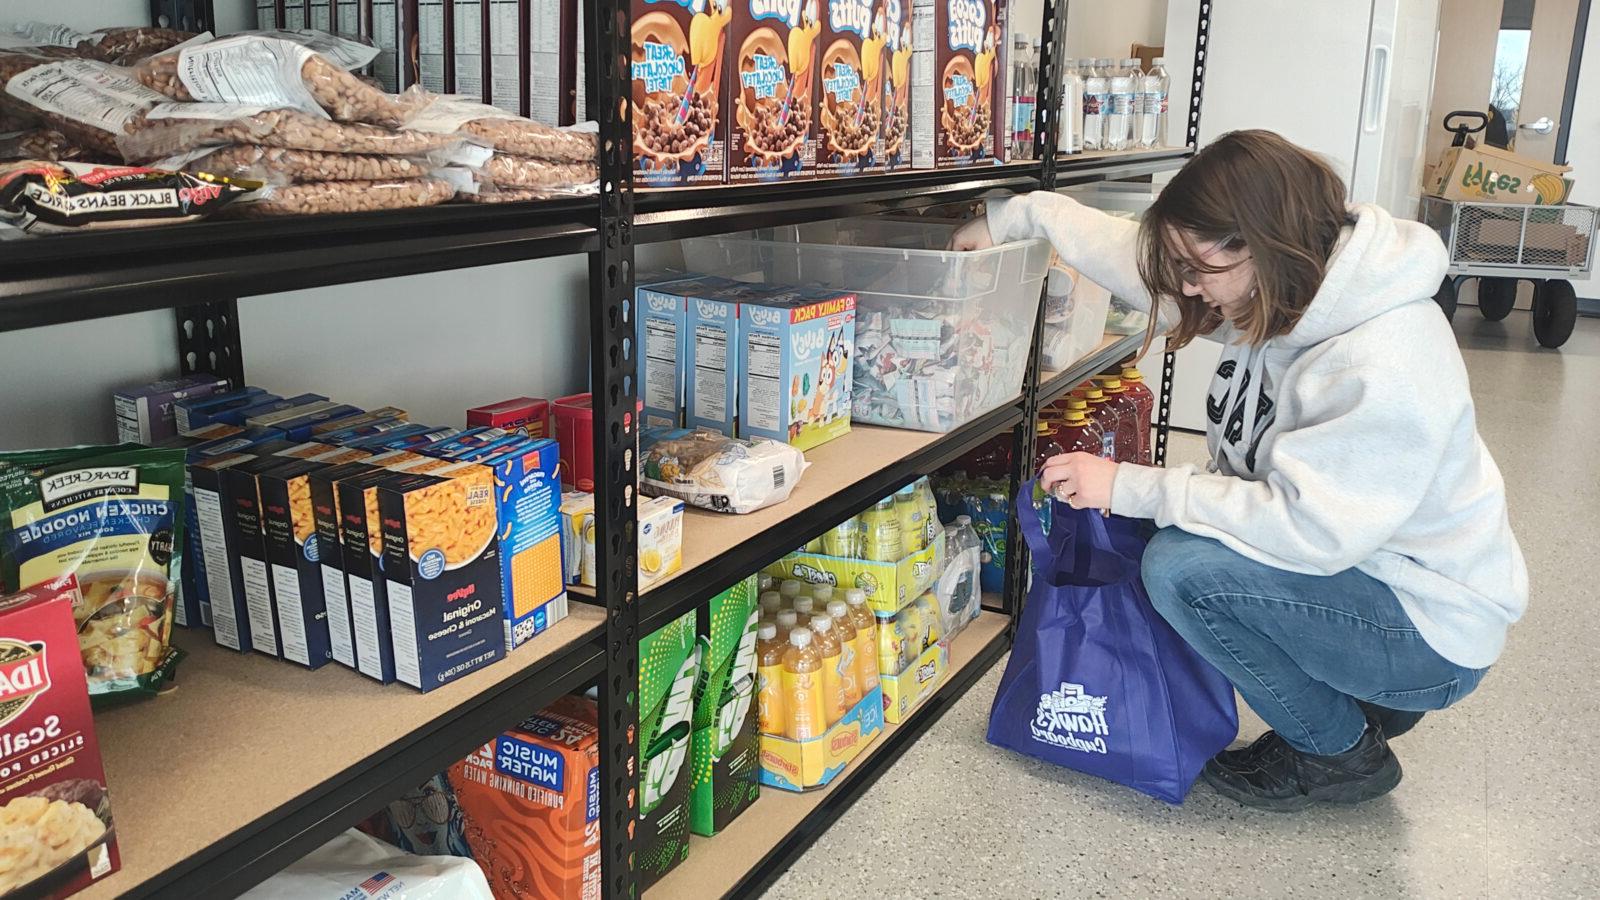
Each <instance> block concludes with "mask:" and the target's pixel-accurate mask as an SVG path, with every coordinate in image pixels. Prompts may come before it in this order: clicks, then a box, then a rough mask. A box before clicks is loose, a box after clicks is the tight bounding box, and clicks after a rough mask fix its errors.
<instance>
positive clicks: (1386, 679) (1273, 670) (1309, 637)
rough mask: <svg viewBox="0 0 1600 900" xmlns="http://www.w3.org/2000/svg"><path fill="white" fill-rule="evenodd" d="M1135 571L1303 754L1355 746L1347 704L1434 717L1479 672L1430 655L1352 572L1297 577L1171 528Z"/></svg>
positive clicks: (1406, 623) (1371, 581)
mask: <svg viewBox="0 0 1600 900" xmlns="http://www.w3.org/2000/svg"><path fill="white" fill-rule="evenodd" d="M1143 568H1144V584H1145V588H1146V590H1148V591H1149V593H1150V599H1151V601H1152V602H1153V603H1154V604H1155V607H1156V609H1158V610H1160V612H1161V615H1162V616H1164V617H1165V618H1166V620H1167V621H1168V622H1170V623H1171V624H1172V627H1173V628H1174V629H1176V630H1177V632H1178V633H1179V634H1181V635H1183V637H1184V639H1185V640H1187V641H1188V642H1189V644H1190V645H1191V646H1193V647H1194V648H1195V650H1197V651H1199V652H1200V654H1201V655H1202V656H1204V657H1205V658H1206V659H1208V660H1210V661H1211V664H1212V665H1214V666H1216V667H1217V668H1218V669H1219V670H1220V671H1221V672H1222V674H1223V675H1225V676H1227V678H1228V680H1229V681H1231V682H1233V685H1234V687H1236V688H1237V689H1238V690H1239V693H1240V694H1241V695H1243V697H1244V699H1245V702H1247V703H1249V704H1250V708H1251V709H1254V710H1255V711H1256V713H1257V714H1258V715H1260V716H1261V718H1262V719H1264V720H1265V721H1266V723H1267V724H1268V725H1270V726H1272V729H1273V730H1274V731H1276V732H1277V733H1278V734H1279V735H1280V736H1282V737H1283V739H1284V740H1286V741H1288V742H1289V744H1290V746H1292V747H1294V748H1295V749H1297V750H1300V751H1303V752H1306V753H1315V754H1331V753H1341V752H1343V751H1345V750H1348V749H1350V748H1351V747H1354V746H1355V745H1356V743H1357V742H1358V741H1360V740H1361V735H1362V733H1363V732H1364V731H1365V730H1366V727H1367V723H1366V718H1365V717H1364V715H1363V714H1362V711H1361V709H1360V707H1358V706H1357V705H1356V701H1357V700H1365V701H1368V702H1370V703H1374V704H1377V705H1378V706H1385V707H1388V708H1390V709H1399V710H1411V711H1420V710H1432V709H1443V708H1445V707H1447V706H1449V705H1450V704H1452V703H1455V702H1456V701H1457V700H1460V699H1461V698H1462V697H1465V696H1466V695H1467V694H1468V693H1471V691H1472V689H1473V688H1475V687H1477V686H1478V682H1479V680H1481V679H1482V678H1483V674H1484V672H1486V671H1488V670H1487V669H1466V668H1462V667H1461V666H1458V665H1456V664H1455V663H1452V662H1450V661H1449V660H1447V659H1445V658H1444V657H1442V656H1440V655H1439V654H1437V653H1435V652H1434V651H1433V648H1431V647H1429V646H1428V644H1427V642H1426V641H1424V640H1423V639H1422V635H1420V634H1418V633H1417V629H1416V627H1415V626H1413V625H1412V624H1411V619H1410V617H1409V616H1407V615H1406V612H1405V610H1404V609H1402V608H1401V606H1400V601H1399V600H1398V599H1396V598H1395V595H1394V592H1393V591H1391V590H1390V589H1389V587H1388V585H1386V584H1384V583H1383V582H1381V581H1379V580H1377V579H1376V578H1373V577H1371V576H1369V575H1364V574H1362V573H1361V572H1358V571H1356V570H1355V569H1347V570H1345V571H1343V572H1340V573H1339V574H1337V575H1299V574H1296V573H1294V572H1286V571H1284V570H1282V569H1275V568H1273V567H1271V566H1267V565H1263V564H1261V563H1258V562H1255V561H1254V560H1251V559H1248V558H1246V557H1244V556H1241V555H1240V554H1238V553H1235V552H1234V551H1232V550H1229V549H1228V548H1227V547H1225V546H1223V545H1222V544H1220V543H1218V542H1216V541H1214V540H1211V539H1210V538H1203V537H1197V536H1195V535H1192V534H1189V533H1187V532H1184V531H1179V530H1178V529H1176V528H1164V529H1162V530H1161V531H1159V532H1157V533H1156V535H1155V537H1153V538H1152V539H1151V540H1150V546H1149V548H1148V549H1146V550H1145V554H1144V567H1143Z"/></svg>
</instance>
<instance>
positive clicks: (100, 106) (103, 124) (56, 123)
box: [0, 51, 167, 160]
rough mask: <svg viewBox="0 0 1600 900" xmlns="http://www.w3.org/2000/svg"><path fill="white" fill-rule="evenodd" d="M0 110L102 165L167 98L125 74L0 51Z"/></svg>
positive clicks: (93, 64)
mask: <svg viewBox="0 0 1600 900" xmlns="http://www.w3.org/2000/svg"><path fill="white" fill-rule="evenodd" d="M0 89H3V91H0V106H4V107H6V108H8V109H11V110H13V111H15V112H18V113H20V114H23V115H27V116H31V117H33V118H36V119H38V120H40V121H42V122H44V123H46V124H47V125H48V126H49V127H51V128H54V129H55V130H57V131H59V132H61V133H62V134H63V135H65V136H67V137H68V138H70V139H71V140H72V141H74V142H75V143H77V144H79V145H80V146H82V147H84V148H85V149H87V150H90V151H94V152H95V153H96V155H98V156H100V157H103V158H105V159H107V160H111V159H115V158H117V156H118V153H119V151H118V148H117V138H118V137H119V136H121V135H122V134H124V133H125V132H126V131H127V130H128V129H129V127H130V125H131V124H132V123H134V122H135V121H136V120H138V119H139V118H140V117H141V116H143V114H144V113H145V112H146V111H148V110H149V109H150V108H151V107H153V106H155V105H156V104H157V103H161V102H164V101H165V100H166V99H167V98H166V97H164V96H162V95H161V94H159V93H157V92H155V91H153V90H151V89H150V88H147V87H145V86H144V85H142V84H140V83H139V82H138V81H137V80H136V79H134V78H133V77H132V76H131V75H130V74H129V73H128V70H127V69H122V68H119V67H117V66H113V65H111V64H109V63H104V62H99V61H97V60H91V59H51V58H48V57H42V56H38V55H36V54H34V53H33V52H32V51H0Z"/></svg>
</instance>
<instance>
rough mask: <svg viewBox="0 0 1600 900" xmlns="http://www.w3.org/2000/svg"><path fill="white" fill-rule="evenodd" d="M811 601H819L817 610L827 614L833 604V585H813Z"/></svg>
mask: <svg viewBox="0 0 1600 900" xmlns="http://www.w3.org/2000/svg"><path fill="white" fill-rule="evenodd" d="M811 599H813V600H815V601H817V609H818V610H819V611H821V612H827V611H828V604H829V603H832V602H833V585H831V584H818V585H813V586H812V587H811Z"/></svg>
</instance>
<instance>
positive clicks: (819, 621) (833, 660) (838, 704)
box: [811, 613, 861, 725]
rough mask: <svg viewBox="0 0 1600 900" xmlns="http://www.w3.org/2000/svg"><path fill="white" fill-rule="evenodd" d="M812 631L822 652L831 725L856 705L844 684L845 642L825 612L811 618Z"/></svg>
mask: <svg viewBox="0 0 1600 900" xmlns="http://www.w3.org/2000/svg"><path fill="white" fill-rule="evenodd" d="M811 633H812V634H814V635H816V637H815V638H813V639H812V643H814V644H816V645H817V652H818V653H820V654H821V655H822V695H823V698H824V699H825V700H827V704H826V705H827V707H828V724H829V725H832V724H833V723H835V722H837V721H839V720H840V719H842V718H844V714H845V713H847V712H849V711H850V709H851V707H853V706H855V704H854V703H851V702H850V689H849V687H847V686H846V685H845V678H844V674H845V673H844V670H845V663H844V642H843V641H840V640H839V632H837V631H835V630H834V629H833V616H830V615H828V614H826V613H817V614H816V615H815V616H812V617H811ZM854 680H855V679H854V678H852V679H851V681H854ZM856 692H857V696H856V699H857V700H860V699H861V698H860V688H857V689H856Z"/></svg>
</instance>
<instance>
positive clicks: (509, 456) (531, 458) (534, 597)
mask: <svg viewBox="0 0 1600 900" xmlns="http://www.w3.org/2000/svg"><path fill="white" fill-rule="evenodd" d="M480 462H481V463H482V464H483V465H485V466H487V467H488V468H489V469H490V470H491V471H492V472H494V498H495V505H496V507H497V508H498V521H499V523H500V524H499V533H498V535H497V536H496V540H497V541H498V542H499V545H500V590H501V596H502V597H503V599H504V601H505V615H504V625H505V638H506V650H507V651H510V650H515V649H516V648H518V647H520V646H522V645H523V644H526V643H527V642H528V641H530V640H532V639H533V637H534V635H536V634H539V633H540V632H543V631H545V630H546V629H548V628H549V627H550V626H551V625H554V624H555V623H557V622H559V621H561V620H562V619H565V618H566V617H567V586H566V577H565V575H564V574H563V572H562V553H561V474H560V467H561V448H559V447H558V446H556V442H555V441H553V440H550V439H548V438H538V439H531V440H528V441H526V442H524V443H522V444H520V445H516V446H512V447H509V448H505V449H503V450H502V451H501V452H500V453H498V454H497V455H494V456H489V457H487V458H485V459H483V460H481V461H480Z"/></svg>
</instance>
